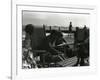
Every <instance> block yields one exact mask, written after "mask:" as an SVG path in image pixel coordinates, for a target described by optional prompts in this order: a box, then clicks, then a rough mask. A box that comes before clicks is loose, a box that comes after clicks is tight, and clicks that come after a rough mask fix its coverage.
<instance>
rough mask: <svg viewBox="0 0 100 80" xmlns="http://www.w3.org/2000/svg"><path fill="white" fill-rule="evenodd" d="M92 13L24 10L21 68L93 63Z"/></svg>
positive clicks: (78, 65)
mask: <svg viewBox="0 0 100 80" xmlns="http://www.w3.org/2000/svg"><path fill="white" fill-rule="evenodd" d="M89 32H90V15H89V14H79V13H74V12H73V13H70V12H68V13H67V12H66V13H63V12H62V13H61V12H49V11H48V12H46V11H30V10H29V11H28V10H27V11H25V10H23V11H22V69H35V68H60V67H81V66H89V65H90V60H89V58H90V51H89V50H90V48H89V46H90V45H89V41H90V35H89Z"/></svg>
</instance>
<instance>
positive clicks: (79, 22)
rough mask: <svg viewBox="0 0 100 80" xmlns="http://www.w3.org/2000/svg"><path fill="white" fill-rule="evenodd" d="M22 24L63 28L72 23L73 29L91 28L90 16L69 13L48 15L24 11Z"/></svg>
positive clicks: (46, 13)
mask: <svg viewBox="0 0 100 80" xmlns="http://www.w3.org/2000/svg"><path fill="white" fill-rule="evenodd" d="M22 16H23V18H22V24H23V25H27V24H33V25H40V26H41V25H43V24H44V25H47V26H63V27H68V26H69V23H70V22H72V25H73V27H77V26H78V27H84V25H86V26H87V27H89V24H90V22H89V21H90V15H88V14H69V13H48V12H32V11H31V12H30V11H23V14H22Z"/></svg>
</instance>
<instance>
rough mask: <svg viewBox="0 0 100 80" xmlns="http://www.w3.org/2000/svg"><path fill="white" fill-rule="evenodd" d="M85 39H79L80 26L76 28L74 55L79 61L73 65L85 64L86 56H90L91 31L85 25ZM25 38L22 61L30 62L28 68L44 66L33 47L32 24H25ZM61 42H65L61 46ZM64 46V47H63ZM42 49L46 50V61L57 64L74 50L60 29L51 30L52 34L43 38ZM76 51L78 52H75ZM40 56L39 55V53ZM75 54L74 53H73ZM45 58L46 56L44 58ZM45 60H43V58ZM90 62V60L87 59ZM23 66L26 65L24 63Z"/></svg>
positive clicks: (40, 46)
mask: <svg viewBox="0 0 100 80" xmlns="http://www.w3.org/2000/svg"><path fill="white" fill-rule="evenodd" d="M82 30H83V31H84V35H83V38H84V39H81V40H80V39H79V38H78V37H79V36H78V34H80V33H79V32H78V31H79V28H78V27H77V28H76V32H75V44H73V45H74V48H75V49H74V51H73V53H74V56H76V57H77V62H76V63H75V65H73V66H78V65H80V66H85V58H89V31H88V29H87V27H86V26H85V27H84V28H83V29H82ZM25 33H26V34H25V35H26V37H25V40H24V43H23V44H22V45H23V48H22V49H23V50H22V51H23V52H22V53H23V54H22V62H23V64H25V63H26V64H28V68H39V67H44V66H42V65H41V64H40V63H41V60H40V59H39V58H38V57H37V56H35V52H34V49H33V48H32V41H34V40H32V39H33V38H32V34H33V33H34V26H33V25H32V24H28V25H26V26H25ZM60 44H64V45H62V46H60V47H59V45H60ZM62 47H63V49H64V50H63V49H62ZM39 49H40V50H45V51H46V52H45V61H46V63H48V65H50V63H54V64H55V67H56V66H61V65H58V64H57V62H59V61H64V60H66V58H68V57H69V56H68V54H71V53H72V51H71V49H70V47H69V45H68V44H67V41H66V40H65V39H64V38H63V34H62V32H61V31H58V30H51V31H50V35H48V36H46V38H45V39H44V40H42V43H41V44H40V45H39ZM75 53H76V54H75ZM38 56H39V55H38ZM72 56H73V55H72ZM42 59H44V58H42ZM42 61H43V60H42ZM87 62H88V63H89V60H87ZM23 68H25V66H24V65H23Z"/></svg>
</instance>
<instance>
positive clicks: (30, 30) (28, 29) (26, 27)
mask: <svg viewBox="0 0 100 80" xmlns="http://www.w3.org/2000/svg"><path fill="white" fill-rule="evenodd" d="M33 30H34V26H33V25H32V24H28V25H26V26H25V32H26V33H27V34H29V35H32V33H33Z"/></svg>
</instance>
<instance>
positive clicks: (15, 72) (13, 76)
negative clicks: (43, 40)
mask: <svg viewBox="0 0 100 80" xmlns="http://www.w3.org/2000/svg"><path fill="white" fill-rule="evenodd" d="M18 6H25V5H20V4H17V5H16V71H15V70H14V69H15V68H13V67H14V65H13V60H14V59H13V56H14V55H13V54H12V53H13V48H11V51H12V53H11V57H12V58H11V65H12V67H11V75H12V79H15V78H16V77H17V76H18V59H17V57H18V54H17V49H18V48H17V47H18V45H17V44H18V42H17V41H18V37H17V36H18V35H17V34H18V29H17V26H18V24H17V20H18V19H17V16H18V15H17V9H18V8H17V7H18ZM27 6H36V7H51V8H68V7H59V6H39V5H27ZM70 8H71V9H72V8H73V9H88V10H92V11H93V12H95V8H74V7H70ZM60 13H61V12H60ZM13 14H14V13H13V11H12V15H13ZM11 18H12V20H11V21H12V22H13V19H14V18H13V16H12V17H11ZM13 25H14V24H12V26H13ZM11 31H12V32H11V34H13V28H11ZM11 40H12V41H11V43H12V44H11V45H12V47H13V46H14V45H13V35H12V36H11ZM13 73H14V74H13Z"/></svg>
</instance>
